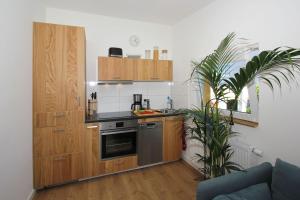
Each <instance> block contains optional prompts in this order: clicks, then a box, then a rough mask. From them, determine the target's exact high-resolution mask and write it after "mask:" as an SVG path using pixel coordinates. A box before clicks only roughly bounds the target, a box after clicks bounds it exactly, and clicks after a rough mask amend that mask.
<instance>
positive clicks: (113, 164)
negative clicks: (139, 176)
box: [102, 156, 137, 173]
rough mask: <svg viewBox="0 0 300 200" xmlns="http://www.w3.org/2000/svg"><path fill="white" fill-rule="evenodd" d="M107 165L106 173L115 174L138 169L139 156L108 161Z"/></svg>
mask: <svg viewBox="0 0 300 200" xmlns="http://www.w3.org/2000/svg"><path fill="white" fill-rule="evenodd" d="M102 162H104V163H105V173H115V172H119V171H124V170H128V169H133V168H136V167H137V156H127V157H123V158H116V159H111V160H107V161H102Z"/></svg>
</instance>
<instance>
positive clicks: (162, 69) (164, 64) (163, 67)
mask: <svg viewBox="0 0 300 200" xmlns="http://www.w3.org/2000/svg"><path fill="white" fill-rule="evenodd" d="M157 77H158V78H159V80H161V81H172V79H173V67H172V61H169V60H159V61H157Z"/></svg>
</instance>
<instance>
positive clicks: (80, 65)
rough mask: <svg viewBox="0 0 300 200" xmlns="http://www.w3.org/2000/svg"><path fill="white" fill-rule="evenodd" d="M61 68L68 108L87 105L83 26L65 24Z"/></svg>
mask: <svg viewBox="0 0 300 200" xmlns="http://www.w3.org/2000/svg"><path fill="white" fill-rule="evenodd" d="M63 42H64V43H63V57H62V58H63V60H62V68H61V76H62V79H61V83H60V85H61V86H62V90H63V91H62V93H61V96H62V98H63V97H64V98H65V99H64V101H63V102H64V103H65V107H66V110H84V107H85V102H84V100H85V33H84V29H83V28H81V27H72V26H64V40H63Z"/></svg>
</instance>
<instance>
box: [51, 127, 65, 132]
mask: <svg viewBox="0 0 300 200" xmlns="http://www.w3.org/2000/svg"><path fill="white" fill-rule="evenodd" d="M53 132H54V133H61V132H65V129H63V128H57V129H55V130H53Z"/></svg>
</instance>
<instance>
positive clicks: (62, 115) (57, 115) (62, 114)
mask: <svg viewBox="0 0 300 200" xmlns="http://www.w3.org/2000/svg"><path fill="white" fill-rule="evenodd" d="M64 116H65V113H63V112H60V113H56V115H55V117H57V118H59V117H64Z"/></svg>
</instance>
